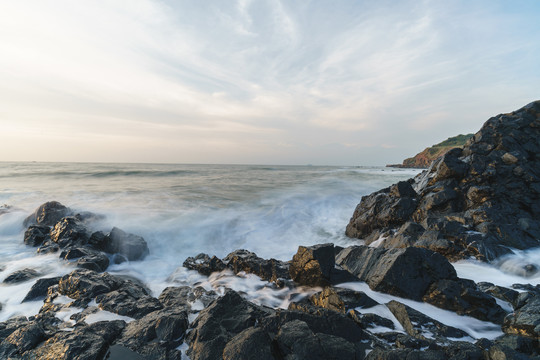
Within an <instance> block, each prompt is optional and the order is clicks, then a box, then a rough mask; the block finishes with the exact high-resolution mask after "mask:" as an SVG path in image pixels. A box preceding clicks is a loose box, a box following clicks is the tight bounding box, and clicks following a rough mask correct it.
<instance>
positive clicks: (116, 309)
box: [96, 281, 163, 319]
mask: <svg viewBox="0 0 540 360" xmlns="http://www.w3.org/2000/svg"><path fill="white" fill-rule="evenodd" d="M96 302H97V303H98V305H99V307H100V308H101V309H103V310H107V311H110V312H113V313H116V314H119V315H124V316H129V317H132V318H135V319H140V318H141V317H143V316H145V315H146V314H149V313H151V312H153V311H156V310H160V309H162V308H163V305H161V303H160V302H159V300H158V299H156V298H154V297H152V296H150V295H148V293H147V292H146V290H145V289H144V288H142V287H140V286H137V285H136V284H134V283H132V282H128V281H126V282H124V283H123V284H122V286H121V287H120V288H118V289H116V290H113V291H110V292H107V293H105V294H100V295H98V296H96Z"/></svg>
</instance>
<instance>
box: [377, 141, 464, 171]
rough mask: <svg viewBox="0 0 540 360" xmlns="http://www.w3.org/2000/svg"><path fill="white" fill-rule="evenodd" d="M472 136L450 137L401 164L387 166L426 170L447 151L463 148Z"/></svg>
mask: <svg viewBox="0 0 540 360" xmlns="http://www.w3.org/2000/svg"><path fill="white" fill-rule="evenodd" d="M473 135H474V134H466V135H462V134H460V135H457V136H454V137H450V138H448V139H446V140H444V141H442V142H440V143H438V144H435V145H433V146H431V147H428V148H426V149H424V151H422V152H420V153H418V154H416V155H415V156H414V157H411V158H408V159H405V160H403V164H398V165H387V166H390V167H403V168H427V167H429V165H430V164H431V162H432V161H433V160H436V159H438V158H439V157H441V156H443V155H444V154H446V153H447V152H448V150H450V149H453V148H456V147H463V145H465V143H466V142H467V140H469V139H470V138H471V137H472V136H473Z"/></svg>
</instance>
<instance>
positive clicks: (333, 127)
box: [0, 0, 540, 164]
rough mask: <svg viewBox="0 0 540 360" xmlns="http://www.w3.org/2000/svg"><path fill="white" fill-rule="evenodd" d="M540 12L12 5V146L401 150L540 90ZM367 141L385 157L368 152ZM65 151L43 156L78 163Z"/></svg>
mask: <svg viewBox="0 0 540 360" xmlns="http://www.w3.org/2000/svg"><path fill="white" fill-rule="evenodd" d="M539 12H540V11H539V9H538V7H535V6H533V5H529V4H525V5H524V4H521V3H520V4H518V5H516V6H514V7H513V8H511V9H508V8H507V7H506V6H505V5H504V4H501V3H497V2H487V1H482V2H480V3H474V4H469V3H466V2H452V3H440V2H432V1H422V2H413V1H404V2H399V3H395V2H390V1H382V2H377V3H369V2H368V3H365V2H356V1H352V0H351V1H343V2H339V3H328V2H325V1H310V2H286V1H270V0H261V1H249V0H239V1H237V2H236V3H234V5H231V4H230V3H229V2H222V1H204V2H176V1H155V0H134V1H132V2H130V4H129V6H125V5H123V4H122V3H121V2H117V1H103V0H102V1H94V2H84V3H73V2H70V1H67V0H59V1H55V2H54V3H50V2H44V1H37V0H35V1H30V0H29V1H25V2H3V3H1V4H0V44H2V48H3V56H2V57H0V97H1V98H2V99H3V101H4V103H5V104H4V106H3V107H2V109H0V125H1V126H2V133H1V134H0V141H3V142H4V141H7V140H6V139H10V145H11V146H12V147H13V152H10V153H9V154H8V153H4V154H2V155H1V156H2V159H4V160H19V159H21V160H24V159H26V160H34V159H35V157H36V154H37V153H38V152H36V151H35V149H33V148H32V144H33V143H34V144H36V146H45V145H44V144H47V143H50V142H51V139H54V141H55V142H59V143H61V142H64V141H67V140H66V139H79V142H77V141H69V146H70V147H72V148H73V151H72V152H71V154H72V155H70V157H69V160H73V161H75V160H77V159H78V158H79V157H80V159H81V160H83V158H84V160H86V161H88V160H92V159H93V160H95V161H105V160H110V161H138V160H139V158H142V157H144V158H145V159H146V160H147V161H157V162H162V161H165V162H220V161H223V162H242V161H247V162H250V163H260V162H272V163H280V162H281V163H290V162H291V161H293V160H291V159H296V160H297V161H302V163H304V162H309V163H314V164H316V163H319V162H318V161H319V160H320V159H321V154H320V153H318V152H316V151H315V150H314V149H315V147H321V148H325V146H327V145H328V146H330V147H331V148H332V151H331V152H327V153H331V154H332V157H329V156H326V155H325V156H324V161H329V162H333V163H336V164H337V163H344V161H343V159H348V160H347V161H352V159H355V160H354V163H355V164H358V163H362V162H370V163H381V164H383V163H387V162H397V161H399V160H400V159H401V158H402V157H406V156H409V155H411V154H412V153H415V152H416V151H418V150H421V149H423V148H424V147H425V146H428V145H430V144H432V143H434V142H437V141H438V140H440V139H441V138H447V137H448V136H452V135H455V134H457V133H464V132H468V131H473V130H475V129H478V128H479V127H480V126H481V124H482V122H483V121H484V120H486V119H487V118H488V117H489V116H490V115H493V114H496V113H498V112H503V111H510V110H512V109H514V108H516V107H519V106H520V105H523V104H525V103H527V102H528V101H530V100H533V99H534V98H538V97H539V96H538V95H539V94H538V88H537V84H538V81H539V80H540V79H539V78H540V70H539V69H538V66H537V59H538V56H539V55H540V49H539V45H538V41H537V39H538V36H539V35H540V30H539V29H537V28H536V27H534V26H532V25H523V24H531V23H534V21H533V20H534V17H535V14H538V13H539ZM30 137H31V138H32V141H29V138H30ZM12 139H19V140H18V141H17V140H12ZM119 142H121V143H122V144H123V147H124V148H129V151H128V150H122V151H117V150H115V146H116V145H115V144H118V143H119ZM17 144H25V146H18V145H17ZM38 144H39V145H38ZM78 144H81V145H80V146H79V145H78ZM83 144H84V145H83ZM201 144H204V146H199V145H201ZM280 144H281V145H280ZM283 144H286V146H285V145H283ZM329 144H330V145H329ZM337 144H340V145H339V146H338V145H337ZM353 144H358V146H357V147H355V146H352V145H353ZM368 147H369V148H373V149H377V148H379V149H381V151H382V152H381V154H384V155H381V156H384V157H377V155H376V154H375V155H374V152H370V153H368V152H362V150H358V149H364V150H365V149H366V148H368ZM62 148H65V147H62V146H60V145H59V146H58V147H53V148H51V150H50V151H48V152H46V153H43V156H42V157H41V158H39V159H38V160H66V159H68V157H67V155H66V154H65V151H62ZM383 148H384V149H389V150H388V151H386V150H384V151H383ZM167 149H169V150H171V151H167ZM246 149H249V151H248V153H246ZM310 153H313V154H315V153H317V154H318V155H317V156H315V155H314V158H313V159H311V160H310V159H308V158H309V154H310ZM375 153H376V152H375ZM179 154H181V156H180V155H179ZM294 154H304V155H302V156H300V155H298V156H296V155H294ZM129 156H131V158H130V157H129ZM388 157H392V159H389V158H388ZM356 158H358V160H356ZM190 159H191V160H190ZM332 159H333V160H332ZM321 161H322V160H321Z"/></svg>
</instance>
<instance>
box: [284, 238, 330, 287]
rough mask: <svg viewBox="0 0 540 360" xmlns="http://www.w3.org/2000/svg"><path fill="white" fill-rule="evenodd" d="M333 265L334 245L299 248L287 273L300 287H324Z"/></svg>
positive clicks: (327, 283)
mask: <svg viewBox="0 0 540 360" xmlns="http://www.w3.org/2000/svg"><path fill="white" fill-rule="evenodd" d="M334 265H335V252H334V244H320V245H314V246H308V247H306V246H299V247H298V251H297V253H296V254H295V255H294V256H293V259H292V261H291V265H290V267H289V273H290V275H291V278H292V279H293V280H294V281H295V282H296V283H298V284H300V285H308V286H326V285H329V284H330V277H331V274H332V270H333V269H334Z"/></svg>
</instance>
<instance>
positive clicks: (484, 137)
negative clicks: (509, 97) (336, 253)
mask: <svg viewBox="0 0 540 360" xmlns="http://www.w3.org/2000/svg"><path fill="white" fill-rule="evenodd" d="M539 118H540V101H536V102H533V103H531V104H529V105H527V106H525V107H523V108H521V109H519V110H517V111H514V112H512V113H508V114H501V115H498V116H496V117H493V118H491V119H489V120H488V121H487V122H486V123H485V124H484V126H483V127H482V129H480V131H479V132H477V133H476V134H475V135H474V136H473V137H472V138H471V139H470V140H469V141H468V142H467V144H466V145H465V146H464V147H463V149H453V150H451V151H449V152H447V153H446V154H445V155H444V156H443V157H442V158H440V159H439V160H437V161H435V162H433V163H432V165H431V166H430V168H429V170H427V171H424V172H423V173H421V174H419V175H418V176H416V177H415V178H414V179H411V180H409V181H408V182H400V183H398V184H396V185H393V186H391V187H389V188H386V189H383V190H380V191H378V192H376V193H373V194H371V195H367V196H364V197H363V198H362V201H361V202H360V204H359V205H358V206H357V208H356V210H355V212H354V214H353V216H352V218H351V221H350V223H349V224H348V226H347V229H346V234H347V235H348V236H350V237H354V238H362V239H365V240H366V242H367V244H369V243H372V242H374V241H377V240H379V243H378V245H379V246H381V247H385V248H401V247H409V246H418V247H424V248H428V249H431V250H433V251H436V252H439V253H441V254H442V255H444V256H446V257H447V258H449V259H450V260H456V259H464V258H469V257H471V256H474V257H476V258H477V259H480V260H483V261H491V260H493V259H495V258H498V257H500V256H502V255H505V254H508V253H509V252H510V250H509V248H517V249H527V248H530V247H537V246H540V205H539V204H540V170H539V169H540V158H539V156H538V154H539V153H540V143H539V142H538V139H539V138H540V120H539Z"/></svg>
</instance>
